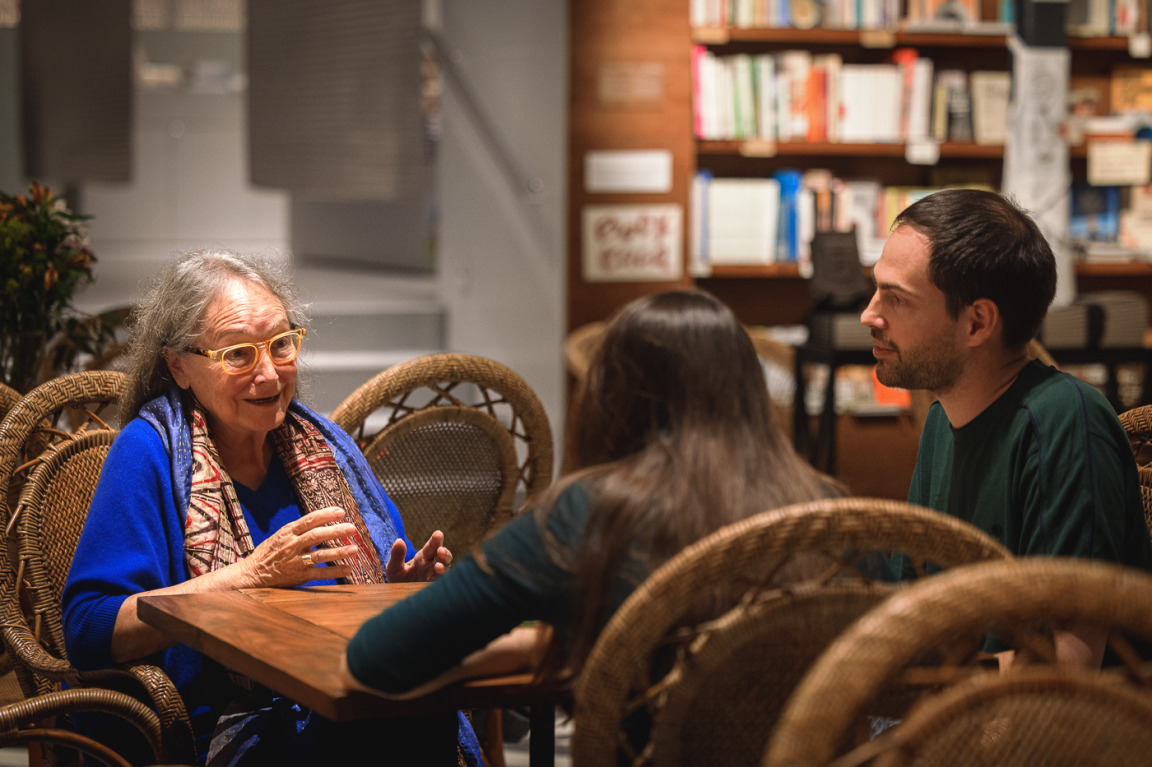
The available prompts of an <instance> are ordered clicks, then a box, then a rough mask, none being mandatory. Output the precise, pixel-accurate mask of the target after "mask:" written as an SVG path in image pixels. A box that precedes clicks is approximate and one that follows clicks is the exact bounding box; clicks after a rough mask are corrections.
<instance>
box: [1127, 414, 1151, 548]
mask: <svg viewBox="0 0 1152 767" xmlns="http://www.w3.org/2000/svg"><path fill="white" fill-rule="evenodd" d="M1120 423H1121V424H1122V425H1123V426H1124V431H1126V432H1128V441H1129V442H1131V443H1132V453H1133V454H1134V455H1135V456H1136V469H1137V471H1138V472H1139V474H1140V496H1141V497H1142V498H1143V499H1144V520H1145V521H1146V522H1147V523H1148V529H1149V530H1150V531H1152V405H1141V406H1140V407H1135V408H1132V409H1131V410H1129V411H1127V412H1125V413H1121V414H1120Z"/></svg>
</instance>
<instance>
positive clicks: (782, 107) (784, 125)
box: [774, 61, 792, 141]
mask: <svg viewBox="0 0 1152 767" xmlns="http://www.w3.org/2000/svg"><path fill="white" fill-rule="evenodd" d="M774 80H775V82H776V138H777V139H779V140H780V141H791V140H792V121H791V120H790V119H788V114H789V113H790V112H791V111H792V89H791V87H789V85H788V73H787V72H784V71H783V70H782V69H781V68H780V63H779V61H777V63H776V77H775V78H774Z"/></svg>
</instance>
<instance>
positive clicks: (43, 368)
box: [0, 183, 118, 393]
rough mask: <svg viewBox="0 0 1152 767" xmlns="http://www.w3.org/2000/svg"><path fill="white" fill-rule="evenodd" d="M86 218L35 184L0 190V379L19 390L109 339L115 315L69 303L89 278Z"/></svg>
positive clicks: (92, 259)
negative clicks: (20, 189)
mask: <svg viewBox="0 0 1152 767" xmlns="http://www.w3.org/2000/svg"><path fill="white" fill-rule="evenodd" d="M88 218H90V217H89V216H82V215H78V214H76V213H73V212H72V211H71V210H69V208H68V205H67V203H66V202H65V200H64V199H63V198H61V197H56V196H55V195H54V194H53V193H52V191H51V190H50V189H48V188H47V187H45V186H41V185H40V184H36V183H33V184H32V185H31V186H30V188H29V190H28V192H27V193H26V194H24V193H22V194H16V195H10V194H5V193H2V192H0V380H3V382H4V383H6V384H8V385H9V386H11V387H12V388H14V389H16V390H17V391H19V392H23V393H26V392H28V391H29V390H31V389H32V388H34V387H35V386H36V385H37V384H39V383H42V382H43V381H45V380H47V379H49V378H51V377H52V376H53V375H56V374H57V373H59V372H61V371H65V370H69V369H71V368H72V367H73V366H74V365H75V363H76V361H77V358H78V356H79V355H80V354H81V353H86V354H99V353H100V352H101V351H102V350H103V348H104V346H105V345H107V344H108V343H109V342H110V341H112V340H113V339H114V335H115V327H116V324H118V323H117V318H116V317H115V316H104V315H86V314H83V313H81V312H79V311H77V310H76V309H75V308H74V307H73V306H72V298H73V296H74V295H75V293H76V291H77V290H79V289H80V288H81V287H82V286H84V285H87V284H89V283H91V282H92V279H93V276H92V264H93V263H94V262H95V261H96V256H95V255H94V254H93V253H92V250H91V249H90V248H89V247H88V238H87V227H86V226H85V224H84V222H85V221H86V220H87V219H88Z"/></svg>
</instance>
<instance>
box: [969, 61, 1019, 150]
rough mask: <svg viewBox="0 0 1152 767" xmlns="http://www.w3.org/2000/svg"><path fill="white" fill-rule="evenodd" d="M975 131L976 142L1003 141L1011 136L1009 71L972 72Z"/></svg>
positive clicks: (973, 129) (971, 88) (970, 81)
mask: <svg viewBox="0 0 1152 767" xmlns="http://www.w3.org/2000/svg"><path fill="white" fill-rule="evenodd" d="M968 88H969V89H970V90H971V91H972V134H973V138H974V139H975V140H976V143H977V144H1003V143H1004V142H1005V140H1006V139H1007V137H1008V98H1009V94H1010V93H1011V91H1012V75H1011V74H1010V73H1008V72H1003V71H1000V72H973V73H972V74H971V75H969V77H968Z"/></svg>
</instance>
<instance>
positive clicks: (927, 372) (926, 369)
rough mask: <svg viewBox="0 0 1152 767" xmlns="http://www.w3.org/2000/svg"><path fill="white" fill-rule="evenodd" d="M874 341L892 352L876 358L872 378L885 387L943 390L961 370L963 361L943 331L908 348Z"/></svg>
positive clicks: (952, 342)
mask: <svg viewBox="0 0 1152 767" xmlns="http://www.w3.org/2000/svg"><path fill="white" fill-rule="evenodd" d="M878 340H879V341H880V343H881V344H883V345H884V346H887V347H888V348H890V349H892V350H893V351H895V352H896V356H895V357H890V358H888V359H882V360H877V361H876V379H877V380H879V381H880V383H882V384H884V385H885V386H891V387H893V388H896V389H927V390H929V391H933V392H943V391H948V390H949V389H951V388H952V387H953V386H954V385H955V384H956V382H957V381H958V380H959V379H960V374H961V373H962V372H963V371H964V360H963V359H962V358H961V356H960V355H959V354H958V353H957V349H956V342H955V340H954V339H953V338H952V335H951V333H950V332H949V331H947V330H946V331H944V332H942V333H940V334H939V335H937V336H936V337H934V338H932V339H929V340H928V341H925V342H924V343H922V344H920V345H919V346H916V347H914V348H909V349H901V348H900V347H896V346H892V345H891V344H889V343H888V342H886V341H884V340H883V339H878Z"/></svg>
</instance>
